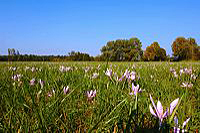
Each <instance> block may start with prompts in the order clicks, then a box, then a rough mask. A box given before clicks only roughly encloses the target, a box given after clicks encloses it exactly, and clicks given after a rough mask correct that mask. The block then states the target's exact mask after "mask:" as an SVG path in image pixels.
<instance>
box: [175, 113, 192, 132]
mask: <svg viewBox="0 0 200 133" xmlns="http://www.w3.org/2000/svg"><path fill="white" fill-rule="evenodd" d="M189 120H190V118H188V119H187V120H186V121H184V122H183V125H182V133H184V132H185V131H186V130H185V129H184V128H185V126H186V124H187V123H188V122H189ZM174 123H175V127H174V133H180V126H179V125H178V118H177V116H175V117H174ZM186 132H187V131H186Z"/></svg>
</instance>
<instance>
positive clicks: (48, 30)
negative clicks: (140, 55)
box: [0, 0, 200, 56]
mask: <svg viewBox="0 0 200 133" xmlns="http://www.w3.org/2000/svg"><path fill="white" fill-rule="evenodd" d="M178 36H184V37H186V38H188V37H193V38H195V39H196V41H197V43H198V44H200V0H0V54H7V49H8V48H15V49H17V50H19V51H20V53H21V54H43V55H44V54H48V55H50V54H54V55H66V54H67V53H68V52H70V51H72V50H75V51H80V52H86V53H89V54H90V55H93V56H95V55H98V54H100V48H101V47H102V46H104V45H105V44H106V42H107V41H110V40H116V39H129V38H131V37H137V38H139V39H140V40H141V42H142V45H143V46H142V48H143V49H145V48H146V46H148V45H150V44H151V43H152V42H154V41H158V42H159V44H160V46H161V47H164V48H165V49H166V51H167V53H168V54H170V55H171V53H172V51H171V44H172V42H173V41H174V40H175V38H176V37H178Z"/></svg>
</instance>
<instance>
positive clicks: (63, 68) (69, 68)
mask: <svg viewBox="0 0 200 133" xmlns="http://www.w3.org/2000/svg"><path fill="white" fill-rule="evenodd" d="M59 70H60V71H61V72H68V71H70V70H72V68H71V67H64V66H60V68H59Z"/></svg>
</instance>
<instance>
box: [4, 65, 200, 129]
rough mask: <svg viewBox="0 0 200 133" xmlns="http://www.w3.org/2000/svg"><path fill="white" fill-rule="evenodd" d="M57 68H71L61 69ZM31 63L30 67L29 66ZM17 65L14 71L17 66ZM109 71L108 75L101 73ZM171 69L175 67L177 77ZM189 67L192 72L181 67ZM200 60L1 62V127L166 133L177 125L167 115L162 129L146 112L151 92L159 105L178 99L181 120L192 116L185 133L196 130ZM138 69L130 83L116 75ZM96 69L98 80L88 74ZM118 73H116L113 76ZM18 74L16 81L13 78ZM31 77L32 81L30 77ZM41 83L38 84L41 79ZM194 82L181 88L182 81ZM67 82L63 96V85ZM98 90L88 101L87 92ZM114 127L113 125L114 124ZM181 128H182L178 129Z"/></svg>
mask: <svg viewBox="0 0 200 133" xmlns="http://www.w3.org/2000/svg"><path fill="white" fill-rule="evenodd" d="M60 66H64V67H69V70H68V71H64V72H62V71H61V70H60ZM28 67H29V68H28ZM15 68H16V70H15ZM107 68H108V69H111V70H112V73H113V74H112V76H111V77H109V76H107V75H105V72H106V70H107ZM170 68H173V69H175V71H176V72H177V75H178V77H175V76H174V74H173V73H172V72H170ZM183 68H188V69H189V68H192V74H193V75H195V76H196V79H195V78H191V74H186V73H183V74H182V75H180V69H183ZM199 68H200V63H199V62H193V63H192V62H191V63H190V62H180V63H168V62H162V63H161V62H154V63H145V62H143V63H128V62H125V63H108V64H107V63H104V62H101V63H99V62H92V63H90V62H69V63H50V62H49V63H37V62H27V63H22V62H21V63H20V62H13V63H12V64H7V63H0V72H1V73H0V93H1V95H0V131H2V132H18V131H21V132H34V131H37V132H46V131H64V132H74V131H79V132H94V131H97V132H113V131H116V132H117V131H124V132H128V131H131V132H151V131H152V132H156V131H167V132H168V131H170V130H172V129H173V127H174V126H175V124H174V122H173V119H172V118H171V120H169V119H170V116H169V117H167V118H165V119H164V121H163V124H162V127H160V126H159V121H158V118H156V117H154V116H153V115H152V114H151V113H150V111H149V105H151V104H152V103H151V101H150V98H149V95H150V94H151V95H152V97H153V99H154V101H155V102H156V103H157V101H158V100H159V101H161V103H162V105H163V109H166V108H167V107H169V104H170V103H171V102H172V101H173V100H174V99H176V98H181V97H182V99H181V100H180V101H179V102H180V103H179V106H178V107H177V108H176V110H175V112H174V114H173V115H174V116H177V117H178V120H179V124H180V126H182V123H183V122H184V121H185V120H186V119H187V118H190V121H189V122H188V123H187V126H186V129H187V131H195V130H196V129H200V104H199V103H200V97H199V96H200V78H199V75H200V69H199ZM126 69H127V70H129V71H130V72H131V71H134V72H136V79H135V80H133V81H130V80H127V79H124V80H122V81H119V80H117V77H116V75H117V76H118V77H119V78H120V77H121V76H122V75H123V74H124V72H125V70H126ZM94 73H97V74H98V76H97V78H92V76H93V74H94ZM114 73H116V74H114ZM17 74H21V75H22V76H21V77H20V78H19V79H16V80H14V79H12V77H13V76H14V75H17ZM33 78H35V84H34V85H30V80H32V79H33ZM40 79H41V80H42V81H44V86H43V87H42V86H41V84H40V82H39V80H40ZM185 82H187V83H192V84H193V86H192V87H191V88H190V87H181V85H182V83H185ZM132 83H134V84H135V85H137V84H139V86H140V88H141V89H142V90H143V91H142V92H141V93H138V94H137V97H136V96H134V95H129V93H130V91H131V87H132ZM66 86H69V92H68V93H67V94H64V92H63V88H64V87H66ZM90 90H96V91H97V92H96V97H94V98H93V99H92V100H91V101H89V100H88V98H87V95H86V93H87V91H90ZM116 127H117V128H116ZM180 128H182V127H180Z"/></svg>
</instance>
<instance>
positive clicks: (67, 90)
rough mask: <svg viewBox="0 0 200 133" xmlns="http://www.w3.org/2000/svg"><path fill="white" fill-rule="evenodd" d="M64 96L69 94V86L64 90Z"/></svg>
mask: <svg viewBox="0 0 200 133" xmlns="http://www.w3.org/2000/svg"><path fill="white" fill-rule="evenodd" d="M63 91H64V94H65V95H66V94H67V93H68V92H69V86H67V87H64V88H63Z"/></svg>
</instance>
